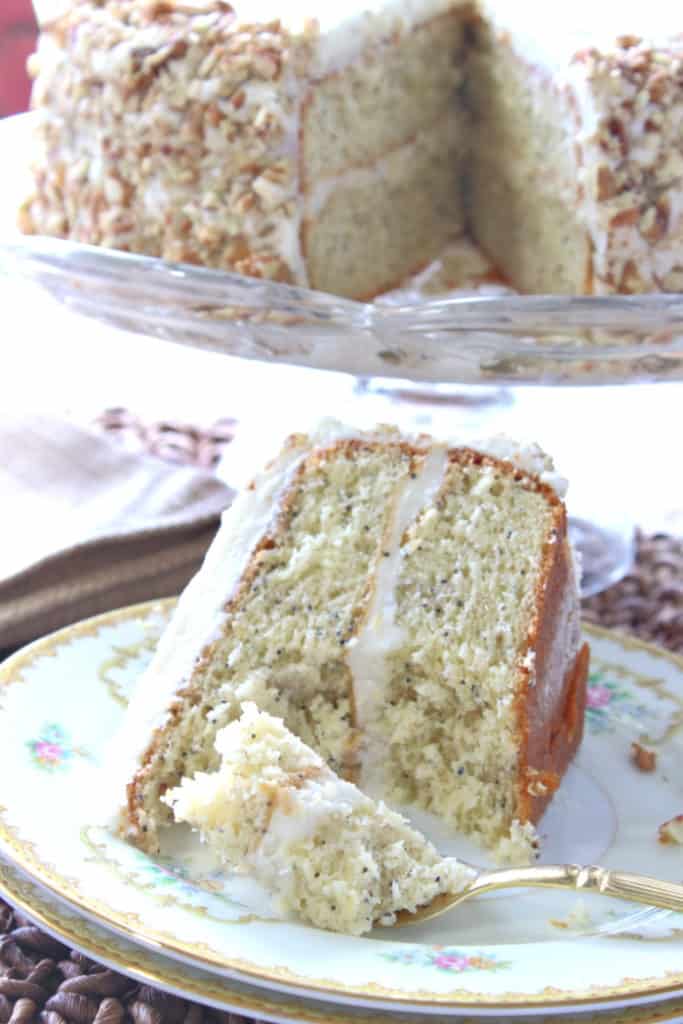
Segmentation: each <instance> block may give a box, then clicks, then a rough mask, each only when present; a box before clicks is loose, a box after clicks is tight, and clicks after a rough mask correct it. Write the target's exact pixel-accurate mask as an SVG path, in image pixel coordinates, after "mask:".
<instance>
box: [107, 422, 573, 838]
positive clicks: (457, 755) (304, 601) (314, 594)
mask: <svg viewBox="0 0 683 1024" xmlns="http://www.w3.org/2000/svg"><path fill="white" fill-rule="evenodd" d="M558 489H560V488H559V485H558V484H557V478H556V476H555V475H554V474H553V472H552V470H551V465H550V463H549V460H548V459H547V458H546V457H544V456H543V455H542V454H541V453H540V451H539V450H538V449H535V448H532V449H521V448H519V447H518V446H514V445H512V444H510V443H507V442H505V443H504V442H501V441H498V442H489V443H488V444H482V445H481V446H478V447H476V448H475V447H467V446H454V445H447V444H445V443H444V444H441V443H436V442H434V441H433V440H432V439H431V438H428V437H425V436H420V437H416V438H406V437H402V436H401V435H400V434H399V433H398V432H397V431H395V430H391V429H389V428H382V429H378V430H375V431H368V432H359V431H354V430H350V429H348V428H344V427H341V426H340V425H329V424H328V425H327V426H325V427H324V428H322V429H320V430H319V431H318V432H317V433H314V434H311V435H295V436H293V437H292V438H290V439H289V441H288V442H287V444H286V445H285V447H284V449H283V451H282V452H281V454H280V455H279V456H278V458H277V459H276V460H275V461H274V462H273V463H272V464H271V465H270V466H269V467H268V468H267V470H266V471H265V473H264V474H262V475H261V476H260V477H258V478H257V479H256V480H255V481H254V483H253V484H252V485H251V487H250V488H249V489H247V490H246V491H245V492H244V494H243V495H242V496H241V497H240V498H239V499H238V500H237V501H236V502H235V503H234V505H233V506H232V507H231V509H230V510H229V511H228V512H227V513H226V515H225V517H224V521H223V525H222V527H221V530H220V531H219V534H218V536H217V537H216V540H215V542H214V544H213V546H212V548H211V550H210V551H209V553H208V555H207V558H206V561H205V564H204V566H203V568H202V569H201V571H200V572H199V574H198V575H197V576H196V577H195V579H194V580H193V581H192V583H191V584H190V586H189V587H188V588H187V590H186V591H185V593H184V594H183V595H182V596H181V598H180V601H179V604H178V607H177V609H176V611H175V613H174V616H173V620H172V622H171V624H170V625H169V627H168V629H167V631H166V633H165V635H164V636H163V638H162V640H161V642H160V645H159V648H158V651H157V653H156V655H155V657H154V659H153V662H152V664H151V666H150V668H149V669H148V671H147V672H146V674H145V677H144V678H143V679H142V680H141V682H140V685H139V687H138V690H137V692H136V693H135V695H134V697H133V700H132V702H131V705H130V709H129V713H128V716H127V720H126V725H125V727H124V729H123V731H122V734H121V736H120V738H119V742H118V746H117V753H116V754H115V763H116V764H117V765H118V771H119V772H120V776H119V786H120V792H119V798H124V793H125V800H126V805H125V807H124V809H123V815H122V831H123V832H124V834H126V835H127V836H128V837H129V838H130V839H131V840H132V841H133V842H135V843H136V844H137V845H139V846H140V847H142V848H143V849H146V850H148V851H150V852H154V851H156V850H157V849H158V844H159V831H160V829H162V828H163V827H164V826H165V825H166V824H167V823H169V822H170V820H171V814H170V811H169V809H168V807H167V805H166V804H165V803H164V802H163V800H162V797H163V795H164V794H165V793H166V792H167V791H168V790H169V789H172V788H173V787H176V786H177V785H178V783H179V781H180V779H181V778H182V777H184V776H185V777H191V776H192V775H194V774H196V772H198V771H201V772H211V771H215V770H216V769H217V768H218V765H219V757H218V754H217V751H216V749H215V740H216V735H217V734H218V732H219V730H220V729H222V728H223V727H224V726H226V725H228V724H229V723H230V722H231V721H233V720H234V719H236V718H238V717H239V714H240V708H241V705H242V703H243V702H244V701H253V702H254V703H255V704H257V705H258V707H259V708H260V709H261V710H263V711H267V712H269V713H271V714H274V715H277V716H278V717H279V718H282V719H283V720H284V722H285V725H286V726H287V728H288V729H290V730H291V731H292V732H293V733H294V734H295V735H296V736H298V737H299V738H300V739H301V740H302V741H303V742H304V743H306V744H307V745H308V746H310V747H311V748H313V749H314V750H315V751H316V752H317V753H318V754H319V755H320V756H321V757H322V758H323V759H324V760H325V761H326V762H327V764H328V765H329V766H330V768H331V769H332V770H333V771H334V772H335V773H337V774H338V775H340V776H342V777H343V778H345V779H347V780H349V781H352V782H355V783H357V784H358V785H359V786H360V788H361V789H363V790H364V791H366V792H368V793H370V794H371V795H373V796H375V795H378V794H379V795H381V796H383V797H385V798H386V799H388V800H390V801H394V802H396V803H400V804H405V803H413V804H416V805H418V806H421V807H422V808H424V809H426V810H428V811H430V812H432V813H434V814H436V815H438V816H439V817H441V818H442V819H443V820H444V821H446V822H448V823H449V824H450V825H451V826H453V827H454V828H456V829H459V830H461V831H463V832H465V833H467V834H468V835H470V836H472V837H473V838H474V839H475V840H477V841H478V842H480V843H481V844H482V845H484V846H487V847H490V848H496V847H497V848H499V849H503V850H506V849H507V850H508V851H509V852H511V851H512V852H514V855H515V856H519V855H520V846H522V847H526V853H527V855H529V853H530V843H531V838H532V832H533V830H532V828H531V826H532V825H533V823H535V822H537V821H538V819H539V817H540V815H541V813H542V811H543V809H544V808H545V806H546V805H547V803H548V801H549V800H550V799H551V797H552V794H553V792H554V790H555V789H556V788H557V786H558V785H559V782H560V779H561V776H562V774H563V773H564V771H565V769H566V767H567V765H568V764H569V762H570V761H571V758H572V757H573V754H574V753H575V751H576V749H577V747H578V744H579V742H580V739H581V734H582V726H583V708H584V702H585V683H586V671H587V649H586V648H580V640H579V605H578V591H577V583H576V578H575V573H574V566H573V560H572V553H571V549H570V546H569V543H568V540H567V535H566V513H565V508H564V505H563V502H562V500H561V497H560V496H559V494H558ZM523 852H524V851H522V853H523Z"/></svg>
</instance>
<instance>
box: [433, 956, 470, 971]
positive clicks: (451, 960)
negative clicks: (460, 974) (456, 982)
mask: <svg viewBox="0 0 683 1024" xmlns="http://www.w3.org/2000/svg"><path fill="white" fill-rule="evenodd" d="M432 962H433V964H434V966H435V967H440V968H441V970H443V971H464V970H466V969H467V968H468V967H469V961H468V959H467V957H466V956H457V955H456V956H454V955H453V954H452V953H439V955H438V956H435V957H434V960H433V961H432Z"/></svg>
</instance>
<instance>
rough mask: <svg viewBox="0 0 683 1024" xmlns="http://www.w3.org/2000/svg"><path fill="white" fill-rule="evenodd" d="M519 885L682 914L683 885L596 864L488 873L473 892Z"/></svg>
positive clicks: (547, 865) (480, 876) (515, 869)
mask: <svg viewBox="0 0 683 1024" xmlns="http://www.w3.org/2000/svg"><path fill="white" fill-rule="evenodd" d="M520 886H541V887H542V888H548V889H574V890H576V891H578V892H598V893H602V894H603V895H604V896H615V897H617V898H618V899H622V900H632V901H634V902H636V903H647V904H648V905H649V906H651V907H663V908H664V909H665V910H678V911H683V885H679V884H678V883H677V882H664V881H661V880H660V879H657V878H649V877H648V876H647V875H638V874H635V873H633V872H630V871H613V870H610V869H608V868H601V867H598V866H597V865H595V864H588V865H585V866H581V865H580V864H541V865H537V866H535V867H530V868H529V867H527V868H502V869H500V870H498V871H485V872H483V873H482V874H481V875H479V877H478V878H477V879H476V880H475V881H474V882H473V884H472V886H471V887H470V889H471V891H476V892H487V891H491V890H492V889H509V888H514V887H520Z"/></svg>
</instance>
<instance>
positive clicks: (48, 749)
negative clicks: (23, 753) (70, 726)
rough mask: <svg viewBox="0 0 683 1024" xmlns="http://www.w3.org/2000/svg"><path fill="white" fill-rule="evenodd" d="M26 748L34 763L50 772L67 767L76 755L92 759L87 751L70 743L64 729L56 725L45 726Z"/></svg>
mask: <svg viewBox="0 0 683 1024" xmlns="http://www.w3.org/2000/svg"><path fill="white" fill-rule="evenodd" d="M26 746H27V748H28V751H29V755H30V757H31V760H32V761H33V763H34V764H35V765H37V766H38V768H41V769H45V770H47V771H49V772H54V771H57V770H58V769H61V768H64V767H66V765H68V764H69V763H70V761H71V759H72V758H73V757H74V755H75V756H77V757H87V758H89V757H90V754H89V753H88V751H87V750H83V749H81V747H75V746H74V745H73V744H72V743H70V742H69V738H68V736H67V735H66V732H65V731H64V729H62V728H61V726H59V725H55V724H47V725H44V726H43V728H42V729H41V731H40V735H39V736H37V737H36V739H34V740H29V741H28V742H27V744H26Z"/></svg>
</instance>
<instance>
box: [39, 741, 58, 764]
mask: <svg viewBox="0 0 683 1024" xmlns="http://www.w3.org/2000/svg"><path fill="white" fill-rule="evenodd" d="M34 751H35V755H36V758H37V760H38V761H40V762H41V764H58V763H59V762H60V761H61V759H62V756H63V751H62V748H61V747H60V746H58V745H57V744H56V743H49V742H46V741H42V742H41V741H40V740H38V742H37V743H36V745H35V747H34Z"/></svg>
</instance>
